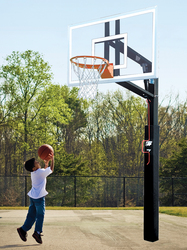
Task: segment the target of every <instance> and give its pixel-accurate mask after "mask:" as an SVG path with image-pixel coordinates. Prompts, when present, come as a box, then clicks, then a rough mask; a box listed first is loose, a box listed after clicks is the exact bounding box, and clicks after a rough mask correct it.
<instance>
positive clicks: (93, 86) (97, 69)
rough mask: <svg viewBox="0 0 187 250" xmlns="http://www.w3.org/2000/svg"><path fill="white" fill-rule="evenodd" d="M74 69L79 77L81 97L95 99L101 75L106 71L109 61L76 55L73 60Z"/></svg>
mask: <svg viewBox="0 0 187 250" xmlns="http://www.w3.org/2000/svg"><path fill="white" fill-rule="evenodd" d="M71 62H72V65H73V70H74V72H75V74H76V75H77V77H78V79H79V86H80V88H79V94H78V95H79V97H80V98H83V99H89V98H91V99H94V98H95V97H96V95H97V86H98V81H99V79H100V76H101V75H102V73H103V72H104V70H105V68H106V66H107V62H106V61H105V60H104V59H102V58H99V57H94V58H90V57H84V56H83V57H74V58H73V60H72V61H71Z"/></svg>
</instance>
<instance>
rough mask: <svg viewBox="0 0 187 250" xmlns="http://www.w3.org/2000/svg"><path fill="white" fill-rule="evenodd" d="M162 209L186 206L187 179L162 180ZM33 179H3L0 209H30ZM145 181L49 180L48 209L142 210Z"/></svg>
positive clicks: (0, 189) (22, 177)
mask: <svg viewBox="0 0 187 250" xmlns="http://www.w3.org/2000/svg"><path fill="white" fill-rule="evenodd" d="M159 187H160V199H159V202H160V204H159V205H160V206H187V178H182V177H181V178H160V181H159ZM30 189H31V178H30V176H16V177H15V176H11V177H0V206H28V205H29V197H28V196H27V193H28V192H29V190H30ZM143 189H144V179H143V177H104V176H97V177H96V176H87V177H83V176H49V177H48V178H47V191H48V192H49V194H48V195H47V196H46V205H47V206H65V207H125V206H143V205H144V204H143Z"/></svg>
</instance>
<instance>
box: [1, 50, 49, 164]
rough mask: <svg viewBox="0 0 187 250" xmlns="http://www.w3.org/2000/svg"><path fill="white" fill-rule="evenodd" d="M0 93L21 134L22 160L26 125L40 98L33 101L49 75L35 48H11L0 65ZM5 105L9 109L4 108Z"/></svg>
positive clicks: (33, 117) (35, 112)
mask: <svg viewBox="0 0 187 250" xmlns="http://www.w3.org/2000/svg"><path fill="white" fill-rule="evenodd" d="M0 77H1V78H2V80H3V82H2V84H1V88H0V93H1V94H2V95H4V96H6V106H5V109H6V113H7V114H10V111H12V113H11V116H10V115H9V119H10V120H11V124H12V125H13V126H14V128H15V129H16V128H17V129H18V130H21V131H18V132H19V133H21V134H23V137H24V138H23V146H22V148H23V152H24V153H23V155H24V157H23V158H24V159H23V160H24V161H25V160H26V156H27V150H28V149H29V144H28V134H29V128H30V127H31V126H32V123H33V122H34V121H35V119H36V117H37V115H38V112H39V110H40V109H41V107H42V105H43V104H44V102H41V103H40V104H39V105H38V104H37V105H36V98H37V97H38V95H39V94H40V91H42V90H43V89H44V88H46V86H47V85H49V84H50V82H51V79H52V73H51V68H50V66H49V64H48V63H47V62H45V61H44V59H43V57H42V56H41V55H40V54H39V53H38V52H33V51H31V50H28V51H25V52H23V53H20V52H15V51H14V52H12V54H11V55H10V56H7V58H6V65H3V66H2V67H1V68H0ZM8 109H10V110H9V111H8Z"/></svg>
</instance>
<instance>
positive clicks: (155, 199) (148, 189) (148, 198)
mask: <svg viewBox="0 0 187 250" xmlns="http://www.w3.org/2000/svg"><path fill="white" fill-rule="evenodd" d="M149 91H150V92H151V93H152V94H153V95H154V98H151V99H149V100H148V103H149V104H148V105H150V112H148V116H150V117H149V121H150V124H148V126H145V140H149V139H150V141H147V142H145V149H144V150H145V152H147V153H145V157H144V240H147V241H151V242H154V241H157V240H158V239H159V186H158V182H159V126H158V79H154V80H153V83H149ZM149 133H150V135H149ZM149 136H150V138H149ZM148 152H149V153H148ZM149 154H150V157H149Z"/></svg>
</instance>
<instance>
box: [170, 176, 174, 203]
mask: <svg viewBox="0 0 187 250" xmlns="http://www.w3.org/2000/svg"><path fill="white" fill-rule="evenodd" d="M173 184H174V183H173V177H171V187H172V207H173V206H174V185H173Z"/></svg>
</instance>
